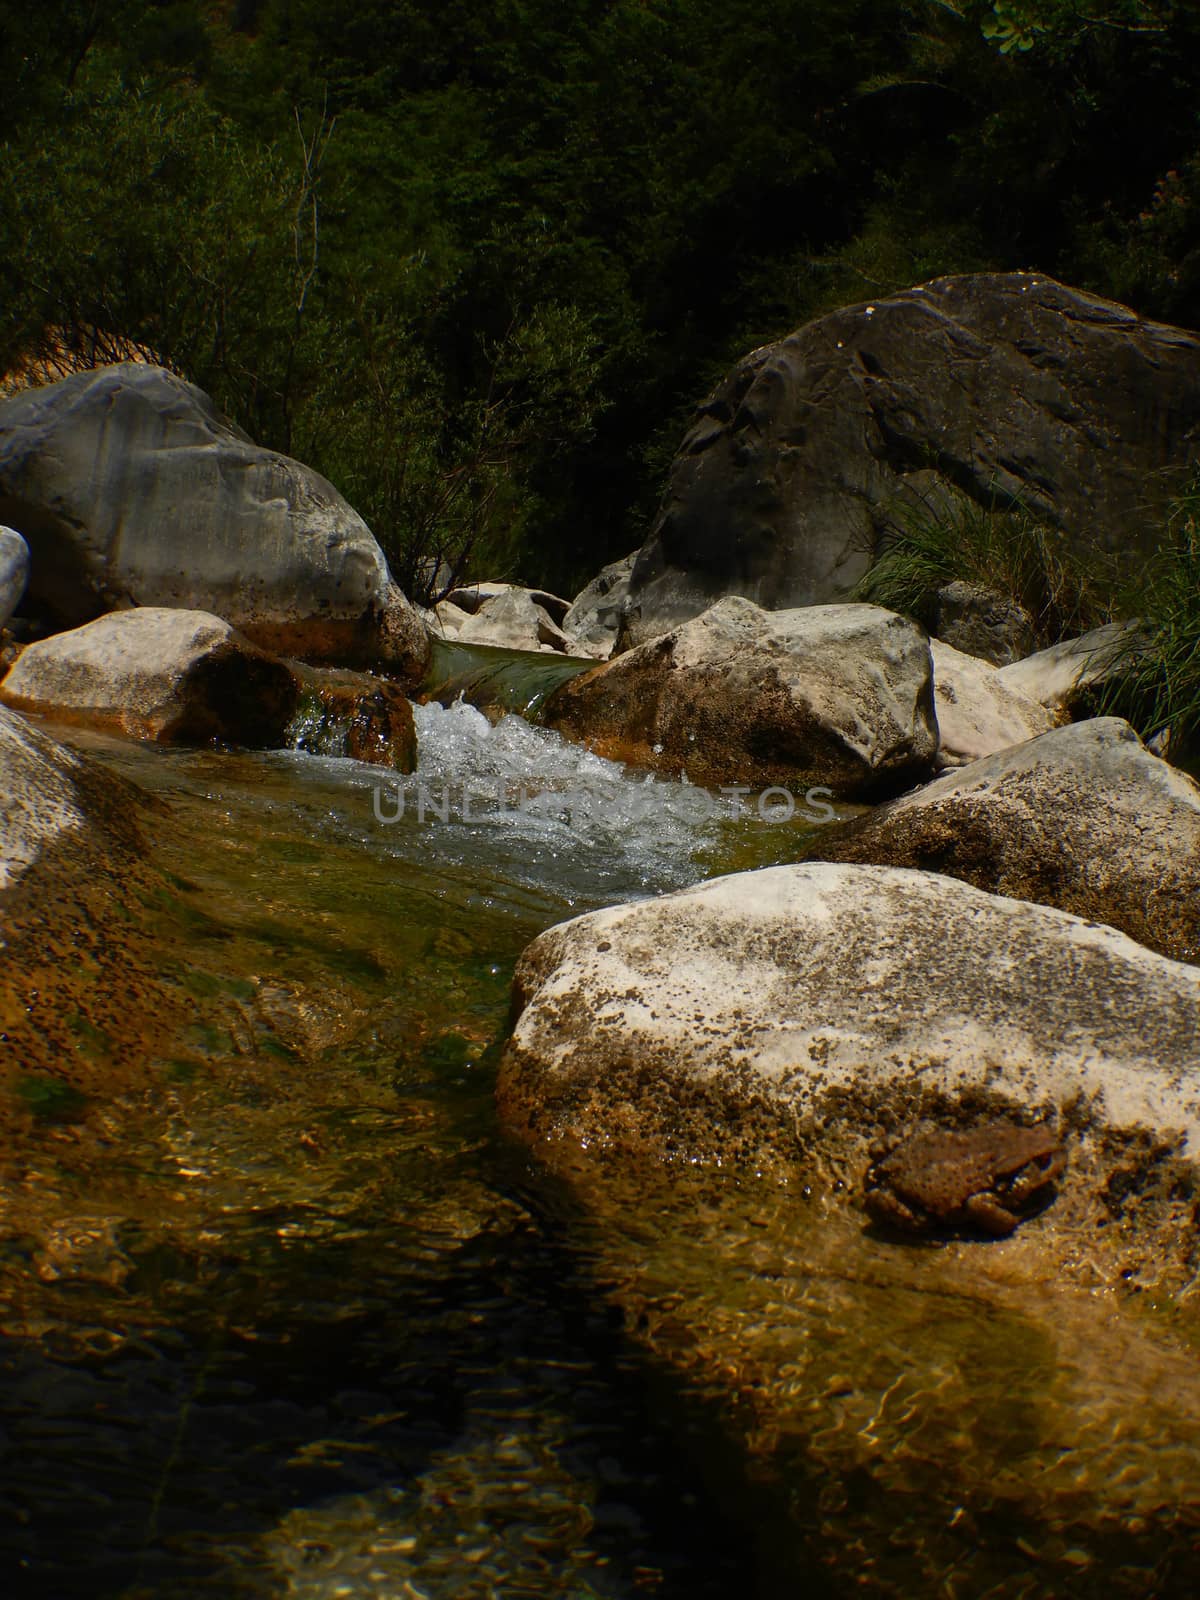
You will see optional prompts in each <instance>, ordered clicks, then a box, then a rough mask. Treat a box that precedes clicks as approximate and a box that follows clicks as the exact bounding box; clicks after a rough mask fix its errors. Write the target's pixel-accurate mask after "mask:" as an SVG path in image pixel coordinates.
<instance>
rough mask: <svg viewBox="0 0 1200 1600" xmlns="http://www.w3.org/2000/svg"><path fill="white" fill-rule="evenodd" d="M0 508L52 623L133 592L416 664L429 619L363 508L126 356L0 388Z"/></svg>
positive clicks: (93, 611) (256, 627)
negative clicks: (26, 556) (411, 599)
mask: <svg viewBox="0 0 1200 1600" xmlns="http://www.w3.org/2000/svg"><path fill="white" fill-rule="evenodd" d="M0 518H2V519H3V520H5V521H7V522H9V523H11V524H12V526H13V527H14V528H16V529H18V530H19V531H20V532H21V533H22V534H23V535H24V537H25V539H26V540H27V542H28V544H29V548H30V552H31V556H32V568H31V574H30V599H31V601H34V602H36V603H37V605H38V607H39V608H40V610H41V611H42V613H43V614H44V615H45V616H46V617H47V618H48V619H49V620H50V621H51V622H52V623H53V624H54V625H56V626H58V627H73V626H75V625H77V624H79V623H82V622H87V621H88V620H90V619H91V618H93V617H95V616H97V615H98V614H100V613H101V612H104V611H108V610H111V609H113V608H114V607H117V606H126V605H129V604H130V603H131V602H132V603H134V604H136V605H140V606H147V607H149V606H171V607H179V608H181V609H202V610H205V611H210V612H213V613H215V614H216V615H217V616H220V617H222V618H224V620H225V621H226V622H229V623H232V624H233V625H234V626H236V627H237V628H239V629H241V631H242V632H243V633H245V634H246V635H247V636H248V637H249V638H251V639H252V640H253V641H254V642H255V643H256V644H259V645H261V646H263V647H264V648H267V649H271V650H279V651H283V652H286V653H288V654H292V655H299V656H304V657H306V658H311V659H317V660H323V659H331V660H348V661H363V662H366V661H370V660H376V659H378V660H381V661H384V662H386V663H387V664H388V665H390V666H392V667H394V669H395V670H396V671H397V672H399V673H401V674H403V675H405V676H406V677H410V678H416V677H419V676H420V673H421V672H422V671H423V669H424V666H425V663H426V661H427V659H428V641H427V639H426V635H425V630H424V628H423V627H422V626H421V625H420V621H419V618H418V617H417V616H416V613H415V611H413V608H412V607H410V606H409V605H408V602H407V601H406V600H405V599H404V596H403V595H402V594H401V593H400V591H399V590H398V589H397V588H396V587H395V585H394V584H392V583H391V581H390V579H389V576H388V569H387V562H386V561H385V560H384V556H383V552H382V551H381V550H380V548H379V546H378V544H377V543H376V541H375V539H374V538H373V537H372V535H371V532H370V530H369V529H368V527H367V526H366V524H365V523H364V522H363V520H362V518H361V517H360V516H359V515H358V513H357V512H356V511H354V510H353V509H352V508H351V507H350V506H349V505H348V504H347V503H346V501H345V500H344V499H343V498H342V496H341V495H340V494H338V492H337V490H336V489H335V488H334V487H333V485H332V484H330V483H328V482H327V481H326V480H325V479H324V478H322V477H321V476H320V475H319V474H318V473H316V472H314V471H312V469H311V468H309V467H306V466H304V465H302V464H301V463H300V462H298V461H293V460H292V459H291V458H290V457H288V456H283V455H279V454H278V453H277V452H275V451H271V450H265V449H262V448H261V447H260V446H258V445H256V444H254V443H252V442H251V440H250V439H249V438H248V437H247V436H246V435H245V434H244V433H243V432H242V431H241V430H240V429H239V428H236V427H235V426H234V425H233V424H232V423H230V422H229V421H228V420H227V419H226V418H225V417H223V416H221V415H220V413H219V412H218V411H217V410H216V409H215V407H214V405H213V403H212V401H211V400H210V399H209V397H208V396H207V395H206V394H204V393H203V392H202V391H201V390H199V389H197V388H196V387H195V386H194V385H193V384H190V383H185V382H184V381H183V379H181V378H178V377H176V376H175V375H174V374H173V373H170V372H166V371H164V370H163V369H162V368H161V367H152V366H146V365H143V364H138V363H133V362H126V363H122V364H119V365H117V366H112V367H101V368H97V369H94V370H92V371H87V372H80V373H76V374H74V375H73V376H71V377H68V378H64V379H62V380H61V381H60V382H58V383H52V384H48V385H47V386H46V387H44V388H41V389H30V390H26V391H24V392H22V393H20V394H17V395H15V396H13V397H12V398H11V399H8V400H5V401H3V402H0Z"/></svg>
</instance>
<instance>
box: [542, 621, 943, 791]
mask: <svg viewBox="0 0 1200 1600" xmlns="http://www.w3.org/2000/svg"><path fill="white" fill-rule="evenodd" d="M543 720H544V721H545V722H546V724H547V725H548V726H550V727H553V728H556V729H557V730H558V731H559V732H561V733H564V734H566V735H567V736H568V737H569V738H572V739H581V740H585V741H586V742H587V743H588V744H589V745H590V746H591V747H592V748H594V749H596V750H598V751H599V752H600V753H601V754H603V755H606V756H609V757H610V758H612V759H616V760H622V761H628V762H632V763H633V764H635V765H637V766H641V767H647V768H650V769H651V770H657V771H660V772H669V773H672V774H677V773H680V772H682V773H685V774H686V775H687V777H688V778H689V779H690V780H692V781H693V782H696V783H706V784H712V785H718V784H743V785H763V784H766V785H774V784H780V785H791V786H795V787H798V788H804V787H805V786H806V785H827V786H828V787H829V788H830V789H831V790H832V791H833V792H834V793H835V794H838V795H846V796H853V795H860V794H867V793H871V792H878V791H880V790H883V789H886V788H887V787H888V786H889V785H890V786H891V787H893V788H895V787H896V786H897V785H899V784H902V783H904V782H913V781H916V780H918V779H919V778H921V777H923V776H925V775H926V774H927V773H928V772H929V771H930V770H931V768H932V764H933V760H934V755H935V753H936V749H937V729H936V723H935V720H934V715H933V696H932V680H931V664H930V656H929V645H928V642H927V640H926V637H925V634H924V632H923V631H922V630H921V629H920V628H918V627H917V626H916V625H915V624H914V623H911V622H908V621H906V620H905V619H904V618H902V617H898V616H896V615H895V614H894V613H892V612H889V611H883V610H881V609H880V608H879V607H877V606H866V605H846V606H816V607H811V608H809V609H806V610H800V611H787V612H766V611H763V610H762V609H761V608H760V607H758V606H756V605H754V604H752V603H751V602H750V601H749V600H742V599H739V598H737V597H734V596H731V597H730V598H728V599H726V600H723V601H721V602H720V604H719V605H716V606H714V607H713V608H712V609H711V610H710V611H707V612H706V613H705V614H704V615H703V616H701V617H697V618H696V619H695V620H694V621H693V622H690V623H686V624H684V626H682V627H681V628H678V629H676V630H675V632H673V633H670V634H667V635H664V636H663V637H662V638H660V639H657V640H655V641H654V642H653V643H651V644H648V645H644V646H641V647H640V648H638V649H637V650H633V651H630V652H628V653H627V654H625V655H621V656H618V657H617V658H616V659H615V660H613V661H610V662H606V663H604V664H603V665H601V666H599V667H596V668H594V669H593V670H592V671H590V672H586V673H583V674H581V675H580V676H579V677H576V678H573V679H572V680H571V681H570V682H568V683H566V684H564V686H563V687H562V688H561V689H559V690H557V691H556V692H555V694H554V695H553V696H552V697H551V698H550V700H549V701H548V702H547V703H546V706H545V709H544V712H543Z"/></svg>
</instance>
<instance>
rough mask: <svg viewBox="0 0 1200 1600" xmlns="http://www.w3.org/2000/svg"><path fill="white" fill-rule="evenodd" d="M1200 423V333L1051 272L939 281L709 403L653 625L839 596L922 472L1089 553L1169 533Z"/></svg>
mask: <svg viewBox="0 0 1200 1600" xmlns="http://www.w3.org/2000/svg"><path fill="white" fill-rule="evenodd" d="M1198 434H1200V339H1198V338H1197V337H1196V335H1195V334H1193V333H1188V332H1186V331H1184V330H1183V329H1180V328H1173V327H1168V326H1165V325H1163V324H1160V323H1155V322H1148V321H1145V320H1144V319H1142V318H1141V317H1138V316H1136V315H1135V314H1134V312H1132V311H1130V310H1128V309H1127V308H1126V307H1124V306H1120V305H1116V304H1114V303H1113V302H1111V301H1108V300H1100V299H1097V298H1096V297H1095V296H1093V295H1089V294H1085V293H1083V292H1082V291H1081V290H1077V289H1071V288H1068V287H1066V286H1065V285H1063V284H1060V283H1056V282H1054V280H1053V279H1051V278H1047V277H1045V276H1043V275H1042V274H1031V273H1024V272H1010V273H980V274H975V275H971V276H964V277H947V278H939V279H936V280H935V281H933V282H931V283H926V284H922V285H920V286H918V287H917V288H914V289H909V290H906V291H904V292H903V293H900V294H894V295H889V296H886V297H885V298H883V299H880V300H877V301H873V302H870V303H864V304H859V305H853V306H848V307H846V308H844V309H843V310H839V311H834V312H832V313H830V314H829V315H827V316H823V317H820V318H818V319H817V320H816V321H814V322H810V323H809V324H807V325H806V326H805V327H803V328H800V329H799V330H798V331H797V332H795V333H793V334H791V335H789V337H788V338H786V339H781V340H779V341H778V342H777V343H774V344H769V345H765V346H763V347H762V348H761V349H759V350H755V351H753V352H752V353H751V354H750V355H748V356H746V357H745V359H744V360H743V361H741V362H740V363H739V364H738V365H737V366H736V367H735V368H734V369H733V371H732V372H731V373H730V374H729V376H728V377H727V378H725V379H724V380H723V382H722V383H720V384H719V385H718V387H717V388H716V389H715V390H714V391H713V393H712V394H711V395H709V396H708V398H707V399H706V400H705V401H704V402H703V404H702V405H701V406H700V407H699V408H698V410H697V413H696V417H695V421H694V423H693V425H692V427H691V429H690V431H689V432H688V433H687V435H686V436H685V438H684V440H683V443H682V444H681V446H680V450H679V453H678V455H677V456H676V458H675V462H674V465H673V466H672V469H671V476H670V482H669V486H668V489H667V493H666V496H665V499H664V501H663V505H662V509H661V511H660V513H659V517H658V520H657V522H656V524H655V526H654V529H653V531H652V533H651V535H650V538H649V540H648V541H647V543H646V544H645V546H644V547H643V549H642V550H641V552H640V553H639V556H638V559H637V563H636V565H635V567H634V571H633V575H632V579H631V582H630V595H629V622H628V629H629V639H630V642H631V643H633V644H640V643H643V642H644V641H645V640H646V639H648V638H652V637H654V636H655V635H656V634H660V633H664V632H666V631H667V630H668V629H669V628H673V627H676V626H677V625H678V624H679V623H680V622H682V621H684V620H686V619H687V618H689V617H693V616H696V615H697V614H698V613H699V612H701V611H703V610H705V609H706V608H707V607H708V606H710V605H712V604H713V602H714V601H715V600H717V599H719V598H720V597H721V596H722V595H724V594H729V593H735V594H741V595H746V596H748V597H749V598H750V599H752V600H755V601H757V602H758V603H759V604H760V605H765V606H770V607H779V608H785V607H793V606H802V605H812V604H815V603H820V602H825V601H831V600H838V599H841V598H842V597H844V596H845V595H846V594H847V593H849V591H850V590H851V589H852V588H853V587H854V585H855V584H856V583H857V582H858V580H859V579H860V578H861V577H862V576H863V575H864V573H865V572H866V571H867V570H868V568H869V567H870V565H871V563H872V561H873V559H874V555H875V552H876V551H877V549H878V548H879V546H880V543H881V540H882V539H883V537H884V536H885V534H886V532H887V530H888V529H889V528H890V527H891V526H892V523H893V519H894V518H895V515H896V507H897V504H898V502H902V501H903V500H904V499H905V494H906V486H907V480H908V479H909V478H910V477H913V476H914V475H915V474H917V473H925V474H926V475H928V470H929V469H930V467H932V469H933V471H934V473H935V474H936V477H937V479H938V480H939V481H944V482H947V483H949V484H952V485H954V486H956V487H957V488H958V489H959V490H962V491H965V492H967V493H969V494H970V496H971V497H972V499H974V500H976V501H978V502H979V503H980V504H983V505H986V506H991V505H994V504H995V503H996V502H997V499H999V500H1000V501H1001V502H1008V503H1014V502H1015V503H1018V504H1020V505H1021V506H1023V507H1024V508H1026V509H1027V510H1028V511H1029V512H1030V513H1032V514H1033V515H1034V516H1036V517H1038V518H1040V519H1041V520H1043V521H1046V522H1048V523H1051V524H1054V525H1056V526H1058V527H1060V528H1061V529H1063V530H1064V533H1065V535H1066V539H1067V543H1068V545H1069V546H1070V548H1071V549H1073V550H1074V552H1075V553H1077V554H1079V555H1081V556H1082V557H1083V558H1084V559H1086V556H1087V554H1088V553H1089V552H1091V551H1094V550H1099V551H1118V550H1119V551H1128V550H1129V549H1130V547H1131V545H1135V544H1136V543H1137V541H1138V539H1139V537H1142V538H1144V539H1145V540H1146V541H1150V540H1153V539H1156V538H1157V535H1158V529H1159V526H1160V525H1161V512H1162V510H1163V508H1164V507H1165V505H1166V503H1167V502H1168V501H1169V499H1170V497H1171V495H1172V493H1173V492H1174V485H1173V484H1172V481H1171V474H1170V472H1169V471H1166V470H1164V469H1171V468H1175V469H1178V471H1179V472H1183V471H1185V470H1186V469H1187V467H1188V466H1189V464H1190V462H1191V460H1192V457H1193V455H1194V454H1195V448H1196V441H1197V436H1198Z"/></svg>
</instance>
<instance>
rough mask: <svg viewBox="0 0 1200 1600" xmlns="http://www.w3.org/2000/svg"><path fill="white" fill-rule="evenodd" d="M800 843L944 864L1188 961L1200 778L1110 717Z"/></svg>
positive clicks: (915, 863)
mask: <svg viewBox="0 0 1200 1600" xmlns="http://www.w3.org/2000/svg"><path fill="white" fill-rule="evenodd" d="M811 853H812V855H813V856H815V857H819V858H820V859H821V860H825V861H837V862H857V863H864V862H865V863H872V864H878V865H882V866H895V867H916V868H928V869H930V870H932V871H936V872H941V873H947V874H949V875H951V876H953V877H955V878H960V879H962V880H964V881H965V882H967V883H970V884H973V885H975V886H976V887H977V888H980V889H987V890H991V891H993V892H994V893H997V894H1004V895H1012V896H1014V897H1017V898H1020V899H1022V900H1032V901H1037V902H1039V903H1041V904H1043V905H1049V906H1056V907H1058V908H1059V909H1061V910H1063V911H1069V912H1073V913H1074V914H1075V915H1076V916H1079V917H1087V918H1089V919H1090V920H1092V921H1095V922H1105V923H1108V924H1109V925H1110V926H1111V927H1114V928H1119V929H1120V930H1121V931H1122V932H1123V933H1126V934H1128V935H1129V936H1130V937H1131V938H1133V939H1136V940H1137V941H1138V942H1139V943H1140V944H1143V945H1146V946H1147V947H1148V948H1150V949H1152V950H1157V951H1160V952H1162V954H1164V955H1168V956H1172V957H1174V958H1175V959H1176V960H1179V961H1190V962H1200V786H1198V785H1197V784H1196V783H1194V782H1193V781H1192V779H1191V778H1188V777H1186V776H1185V775H1184V774H1183V773H1182V772H1179V771H1177V770H1176V769H1175V768H1174V767H1171V766H1169V765H1168V764H1167V763H1166V762H1165V761H1162V760H1160V759H1159V757H1157V756H1154V755H1151V754H1150V752H1149V751H1148V750H1147V749H1146V748H1145V746H1144V745H1143V744H1142V742H1141V740H1140V739H1139V738H1138V736H1137V734H1136V733H1134V731H1133V729H1132V728H1131V727H1130V726H1129V724H1128V723H1126V722H1122V721H1121V720H1120V719H1119V718H1117V717H1103V718H1099V719H1097V720H1096V721H1093V722H1078V723H1074V724H1072V725H1071V726H1069V727H1065V728H1056V729H1054V730H1053V731H1052V732H1050V733H1046V734H1042V735H1041V737H1040V738H1037V739H1033V740H1031V741H1030V742H1029V743H1028V744H1022V745H1018V746H1017V747H1016V748H1015V749H1011V750H1005V751H1002V752H1001V753H1000V754H998V755H994V756H989V757H988V758H987V759H986V760H983V761H976V762H974V763H972V765H970V766H968V767H963V768H962V769H960V770H959V771H956V772H953V773H947V774H946V775H945V776H944V777H941V778H938V779H937V780H936V781H935V782H933V783H931V784H928V785H927V786H926V787H925V788H923V789H920V790H917V791H916V792H915V793H913V794H908V795H904V796H903V797H902V798H901V799H899V800H895V801H893V802H892V803H891V804H890V805H886V806H883V807H881V808H880V809H879V810H877V811H875V812H873V813H872V814H871V815H870V816H867V817H863V818H862V819H860V820H859V821H856V822H851V823H847V824H844V825H838V826H833V827H828V828H823V829H821V830H819V832H818V833H817V834H816V836H815V837H814V839H813V843H812V850H811ZM1056 1005H1057V997H1056V996H1055V998H1054V999H1053V1000H1051V999H1049V998H1048V999H1047V1013H1048V1015H1049V1014H1050V1013H1051V1012H1053V1011H1054V1009H1055V1007H1056Z"/></svg>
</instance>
